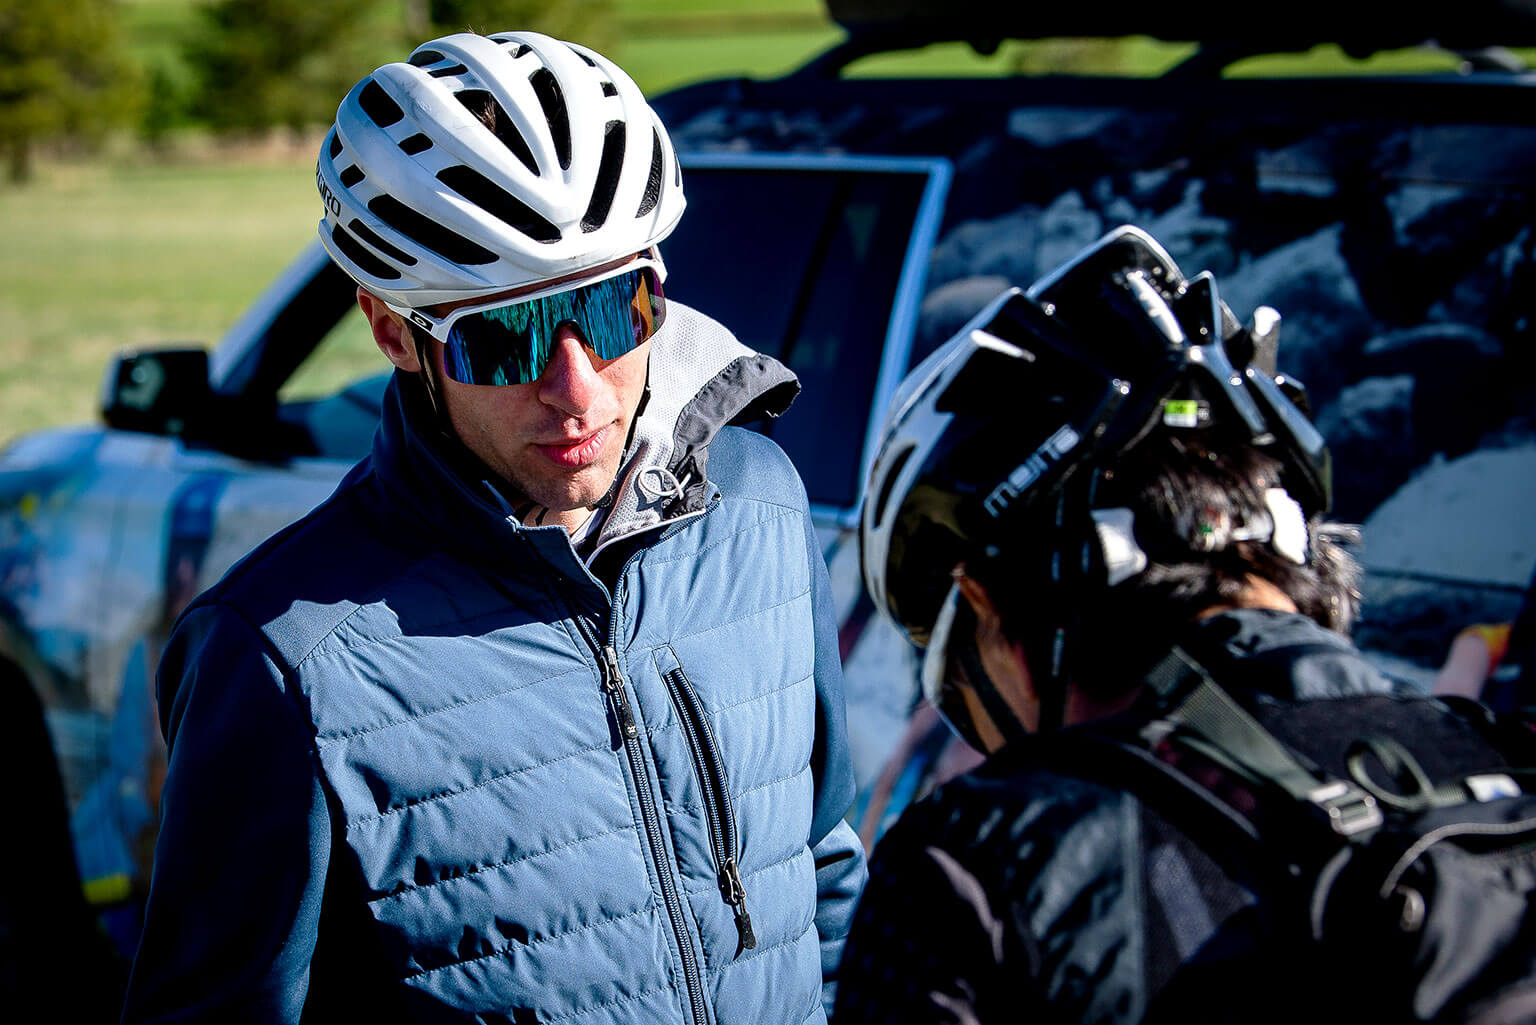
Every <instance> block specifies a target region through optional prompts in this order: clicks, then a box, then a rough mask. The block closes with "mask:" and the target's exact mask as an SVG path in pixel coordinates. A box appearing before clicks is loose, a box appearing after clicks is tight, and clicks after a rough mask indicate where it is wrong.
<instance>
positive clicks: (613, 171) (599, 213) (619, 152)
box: [581, 121, 624, 231]
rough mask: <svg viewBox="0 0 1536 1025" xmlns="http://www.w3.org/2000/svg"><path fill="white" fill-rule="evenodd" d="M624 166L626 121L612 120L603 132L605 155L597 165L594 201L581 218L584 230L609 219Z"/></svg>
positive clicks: (595, 227) (593, 192)
mask: <svg viewBox="0 0 1536 1025" xmlns="http://www.w3.org/2000/svg"><path fill="white" fill-rule="evenodd" d="M623 166H624V122H622V121H610V122H608V129H607V131H606V132H604V133H603V156H602V159H601V160H599V161H598V165H597V184H596V185H594V186H593V187H592V202H591V203H590V204H589V205H588V206H587V212H586V213H585V214H584V215H582V218H581V230H582V231H596V230H597V229H598V228H601V227H602V226H603V224H604V223H605V222H606V221H607V220H608V211H609V209H611V208H612V206H613V194H614V193H615V192H617V191H618V190H619V171H620V169H622V168H623Z"/></svg>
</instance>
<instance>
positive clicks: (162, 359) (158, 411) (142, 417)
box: [101, 348, 213, 435]
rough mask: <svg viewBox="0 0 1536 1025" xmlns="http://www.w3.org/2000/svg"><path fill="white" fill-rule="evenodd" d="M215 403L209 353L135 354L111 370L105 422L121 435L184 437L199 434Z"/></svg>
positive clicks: (124, 355) (105, 387) (104, 396)
mask: <svg viewBox="0 0 1536 1025" xmlns="http://www.w3.org/2000/svg"><path fill="white" fill-rule="evenodd" d="M212 397H213V395H212V391H211V389H210V388H209V386H208V353H207V351H206V350H203V349H194V348H178V349H150V350H143V351H140V350H133V349H129V350H124V351H123V352H120V353H118V354H117V356H116V357H115V358H114V359H113V360H112V362H111V363H109V364H108V365H107V373H106V378H105V379H104V380H103V382H102V389H101V418H102V419H103V420H104V421H105V422H106V424H107V426H109V427H115V428H117V429H118V430H123V431H141V432H144V433H147V434H174V435H184V434H187V433H189V430H188V428H189V426H190V427H191V430H192V431H193V432H195V431H196V430H197V429H198V426H199V425H200V423H201V421H202V420H203V418H204V417H205V416H206V414H207V411H208V408H209V406H210V404H211V401H212Z"/></svg>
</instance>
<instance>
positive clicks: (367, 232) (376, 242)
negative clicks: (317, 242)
mask: <svg viewBox="0 0 1536 1025" xmlns="http://www.w3.org/2000/svg"><path fill="white" fill-rule="evenodd" d="M347 227H348V228H350V229H352V233H353V234H354V235H356V236H357V237H358V238H360V239H362V240H363V241H364V242H366V243H368V244H369V245H370V246H372V247H373V248H375V249H377V250H378V251H379V252H381V253H383V254H384V255H385V256H388V257H389V258H390V259H392V260H394V261H396V262H397V263H403V264H405V265H406V266H407V267H413V266H415V265H416V257H414V256H412V255H411V254H410V253H407V252H403V251H401V250H399V249H396V248H395V247H394V246H392V245H390V244H389V243H388V242H386V241H384V240H383V239H382V238H380V237H379V235H378V233H377V232H375V231H374V230H373V229H372V228H370V227H368V225H366V224H364V223H363V222H362V221H360V220H358V219H357V218H356V217H354V218H352V223H350V224H348V225H347Z"/></svg>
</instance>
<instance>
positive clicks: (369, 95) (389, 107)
mask: <svg viewBox="0 0 1536 1025" xmlns="http://www.w3.org/2000/svg"><path fill="white" fill-rule="evenodd" d="M357 102H358V103H359V104H360V105H361V106H362V108H363V113H365V114H367V115H368V116H369V117H370V118H372V119H373V123H374V124H376V125H378V126H379V127H380V128H388V127H389V126H390V125H392V124H394V123H395V122H396V121H399V120H400V119H401V118H403V117H405V112H404V111H402V110H401V109H400V105H399V104H398V103H396V102H395V101H394V100H392V99H390V98H389V94H388V93H386V92H385V91H384V87H383V86H381V85H379V83H377V82H369V83H368V84H367V85H365V86H363V91H362V93H361V94H359V95H358V97H357Z"/></svg>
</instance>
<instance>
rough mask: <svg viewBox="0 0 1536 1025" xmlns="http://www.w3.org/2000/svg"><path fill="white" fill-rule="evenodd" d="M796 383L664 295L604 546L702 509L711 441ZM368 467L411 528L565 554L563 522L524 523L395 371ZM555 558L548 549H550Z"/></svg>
mask: <svg viewBox="0 0 1536 1025" xmlns="http://www.w3.org/2000/svg"><path fill="white" fill-rule="evenodd" d="M799 389H800V385H799V382H798V381H797V380H796V378H795V376H794V374H793V373H791V372H790V371H789V370H788V368H786V367H784V366H783V365H782V364H780V363H779V362H778V361H776V360H774V359H772V358H770V357H768V356H764V355H762V354H760V353H757V352H754V351H753V350H751V349H749V348H747V347H746V346H745V345H742V344H741V343H740V342H739V341H737V340H736V338H735V337H734V336H732V335H731V333H730V332H729V331H727V330H726V329H725V328H724V327H722V326H721V325H720V324H719V323H717V322H716V321H714V320H712V319H710V318H709V317H706V316H705V315H703V314H701V313H699V312H697V311H696V310H693V309H691V308H689V307H687V306H684V305H683V304H681V303H677V302H671V301H669V302H668V304H667V320H666V323H665V324H664V325H663V327H662V329H661V330H660V331H658V332H657V333H656V336H655V337H654V338H653V339H652V341H651V355H650V367H649V377H648V387H647V396H646V398H645V399H643V400H642V408H641V411H640V414H639V415H638V416H637V417H636V418H635V423H634V427H633V429H632V431H631V435H630V441H629V445H628V447H627V448H626V450H625V453H624V459H623V461H622V463H621V464H620V467H619V472H618V476H617V480H616V485H615V488H614V491H613V492H612V498H611V501H610V504H609V507H608V510H607V514H606V516H605V519H604V522H603V524H602V527H601V528H600V532H599V537H598V547H601V546H603V545H605V544H607V543H609V542H611V541H616V540H619V539H621V538H624V537H628V536H632V535H634V534H636V533H639V532H641V531H644V530H647V529H650V528H651V527H654V526H657V525H659V524H661V523H663V522H665V521H668V520H671V519H675V518H678V517H681V516H685V515H688V514H690V513H692V512H696V511H698V510H700V509H702V508H703V507H704V506H705V505H706V504H707V502H708V500H709V498H710V497H711V496H712V495H713V494H714V493H715V488H714V486H713V485H712V484H711V483H710V482H709V481H708V479H707V478H706V476H705V468H706V465H707V462H708V449H709V444H710V442H711V441H712V440H713V439H714V437H715V435H716V434H718V433H719V431H720V429H721V428H722V427H724V426H726V425H727V424H729V423H738V422H747V421H750V420H754V419H761V418H764V417H769V418H772V417H777V416H778V415H780V414H781V413H783V411H784V410H785V409H787V408H788V407H789V404H790V402H791V401H793V399H794V397H795V395H796V394H797V393H798V392H799ZM372 463H373V467H374V470H375V472H377V473H378V474H379V476H380V477H381V479H382V480H383V481H384V483H385V484H386V486H387V487H389V489H390V490H391V491H392V492H393V493H394V495H395V497H396V498H397V499H398V500H399V501H401V502H403V503H404V504H405V505H406V507H407V508H406V509H405V510H404V512H405V513H406V516H407V518H408V519H409V520H410V522H412V523H413V524H415V525H416V529H420V530H426V531H431V532H434V533H436V535H437V537H438V538H440V539H441V543H442V544H444V545H445V546H453V547H466V546H467V547H469V548H470V549H471V550H472V553H473V554H474V555H475V556H476V557H477V558H481V559H484V558H494V553H495V552H497V551H499V550H507V549H509V548H513V547H515V545H510V544H509V542H510V541H512V539H513V538H514V537H519V536H520V537H522V538H523V539H524V540H525V541H527V542H528V543H530V544H532V545H533V546H534V547H535V548H540V549H542V548H545V547H546V546H553V547H556V548H564V549H566V550H567V551H569V547H570V546H569V541H568V540H567V539H566V536H565V531H564V530H563V529H561V528H559V527H537V528H528V527H524V526H522V525H521V524H520V523H518V522H517V519H516V517H515V516H514V515H513V513H512V512H511V508H510V504H511V502H512V501H513V500H515V496H512V495H504V494H502V493H501V491H500V490H499V489H502V488H505V487H506V485H505V484H504V483H499V482H497V481H496V480H495V478H494V477H493V475H491V474H490V473H489V472H488V471H487V470H486V468H485V467H484V466H483V465H481V464H480V463H479V462H478V460H476V459H474V457H473V456H471V455H470V454H469V453H468V452H467V450H465V449H464V448H463V447H462V446H461V445H459V444H457V443H456V442H455V441H454V440H452V439H449V438H446V437H442V436H440V434H439V431H438V428H437V426H436V418H435V416H434V415H433V413H432V410H431V408H430V406H429V405H428V403H427V400H426V397H425V395H424V394H423V393H422V390H421V388H420V387H418V386H416V382H414V381H413V380H412V379H411V378H410V377H408V376H407V375H403V374H402V373H400V372H398V371H397V372H396V373H395V375H394V377H393V378H392V379H391V380H390V382H389V386H388V387H387V388H386V390H385V395H384V403H383V408H382V411H381V421H380V426H379V430H378V433H377V434H376V435H375V437H374V444H373V455H372ZM546 554H548V553H546Z"/></svg>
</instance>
